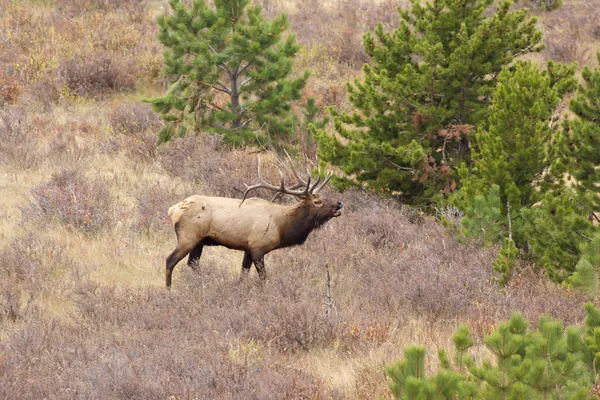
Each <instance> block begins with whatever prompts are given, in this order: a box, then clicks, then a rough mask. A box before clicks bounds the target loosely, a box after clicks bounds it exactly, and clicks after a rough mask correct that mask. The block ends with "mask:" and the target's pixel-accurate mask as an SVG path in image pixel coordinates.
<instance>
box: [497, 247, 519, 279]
mask: <svg viewBox="0 0 600 400" xmlns="http://www.w3.org/2000/svg"><path fill="white" fill-rule="evenodd" d="M518 254H519V249H517V246H516V245H515V242H514V241H513V240H512V239H511V238H504V244H503V245H502V248H501V249H500V252H499V253H498V256H497V257H496V260H494V261H493V262H492V266H493V267H494V270H495V271H496V272H498V273H499V274H500V277H499V278H497V279H496V280H497V282H498V283H499V284H500V285H501V286H506V284H508V281H509V280H510V278H511V277H512V273H513V270H514V268H515V265H516V263H517V255H518Z"/></svg>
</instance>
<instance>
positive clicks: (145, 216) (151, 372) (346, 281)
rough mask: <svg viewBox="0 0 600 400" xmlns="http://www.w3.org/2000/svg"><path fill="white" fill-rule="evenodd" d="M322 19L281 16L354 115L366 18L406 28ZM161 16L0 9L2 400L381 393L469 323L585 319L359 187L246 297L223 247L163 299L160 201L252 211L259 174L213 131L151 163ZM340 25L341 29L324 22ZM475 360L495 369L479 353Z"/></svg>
mask: <svg viewBox="0 0 600 400" xmlns="http://www.w3.org/2000/svg"><path fill="white" fill-rule="evenodd" d="M313 3H314V4H312V3H311V4H312V7H313V8H312V9H308V8H306V7H304V8H291V7H289V5H288V6H286V7H287V8H289V9H288V10H287V11H288V12H289V13H290V21H291V22H292V27H293V28H294V29H295V30H296V31H297V33H298V37H299V39H300V41H301V42H302V43H303V44H304V45H305V47H304V49H303V51H302V53H301V54H300V55H299V59H298V64H299V66H300V67H303V66H314V65H318V66H320V67H319V68H315V74H314V78H313V80H312V81H311V83H310V86H309V87H308V91H309V92H310V94H312V95H315V96H316V97H317V99H318V101H319V102H320V104H335V105H338V106H339V107H341V108H344V107H347V100H346V98H345V92H344V83H345V82H346V81H347V80H349V79H351V77H354V76H358V75H359V74H360V72H359V67H360V64H361V62H362V61H363V60H364V55H363V54H362V52H361V50H360V45H358V46H359V47H357V46H356V43H359V42H360V35H361V34H362V32H363V31H364V30H365V29H368V28H369V27H371V26H373V24H374V22H375V21H379V20H382V21H384V22H385V23H386V24H388V25H389V26H392V25H393V23H394V18H393V15H390V14H391V13H390V12H389V10H390V9H391V8H393V6H394V3H392V2H389V1H383V2H377V3H372V2H365V3H359V2H355V3H356V4H354V3H352V4H354V6H352V4H350V6H352V7H350V6H348V7H342V6H340V4H342V3H339V4H338V3H328V4H326V6H323V7H322V6H321V4H320V3H318V2H313ZM282 4H283V2H282V3H278V2H266V3H265V9H266V11H267V12H268V13H272V14H276V13H278V12H279V11H280V10H282V9H283V8H284V7H283V5H282ZM285 4H289V3H285ZM344 4H346V3H344ZM589 4H591V2H589V3H585V2H575V1H572V2H567V1H565V5H564V6H563V8H561V9H560V10H558V11H555V12H553V14H543V15H542V18H541V21H542V23H547V24H548V25H547V28H546V29H547V31H548V32H550V31H552V30H553V29H555V22H552V21H554V19H553V18H559V17H556V16H562V17H560V18H567V19H568V20H569V21H571V20H573V21H579V19H578V18H580V17H581V16H582V15H583V13H584V12H586V11H585V10H588V8H586V7H588V6H589ZM165 5H166V3H165V2H162V1H161V2H154V1H142V2H139V1H133V0H132V1H122V2H114V1H110V0H105V1H101V0H97V1H93V2H88V1H65V0H55V1H50V0H48V1H26V2H12V1H7V0H0V9H2V10H6V12H4V13H2V15H0V88H1V90H0V160H1V161H0V276H1V277H2V279H0V381H2V382H3V384H2V385H0V398H7V399H27V398H31V399H37V398H56V399H58V398H60V399H64V398H103V399H105V398H171V397H170V396H173V398H200V399H204V398H206V399H212V398H257V399H269V398H273V399H282V398H344V399H364V398H373V397H375V396H376V395H382V396H384V397H389V396H390V395H389V392H388V391H387V382H386V379H385V376H384V373H383V366H384V365H385V364H386V363H388V362H391V361H393V360H395V359H397V358H398V357H399V356H400V355H401V353H402V349H403V348H404V346H406V345H408V344H412V343H420V344H423V345H426V346H427V347H428V349H429V353H428V361H432V362H431V363H430V364H429V365H430V367H429V368H431V369H433V368H435V357H434V355H435V353H436V349H437V348H438V347H440V346H444V347H448V346H449V345H450V342H451V339H450V338H451V333H452V332H453V330H454V329H455V327H456V326H457V325H458V324H460V323H465V324H467V325H469V327H470V328H471V330H472V332H474V334H475V336H476V337H478V338H479V339H480V338H481V337H482V336H483V334H485V333H487V332H489V331H490V330H492V329H494V324H496V323H497V321H498V320H499V319H501V318H505V317H507V316H508V315H509V314H510V313H511V312H512V311H516V310H519V311H521V312H523V313H524V314H525V315H526V317H528V318H530V319H532V320H535V319H536V318H537V316H538V315H539V314H540V313H544V312H546V313H550V314H552V315H553V316H555V317H559V318H561V319H563V320H564V321H565V323H567V324H568V323H581V321H582V318H583V312H582V307H581V304H582V301H583V299H582V298H581V297H579V296H578V295H576V294H574V293H569V292H565V291H563V290H561V289H560V288H558V287H555V286H554V285H552V284H550V283H548V281H547V280H546V279H545V278H544V277H543V276H542V275H541V274H539V273H537V272H535V271H533V270H531V269H530V268H527V267H525V268H524V269H523V271H522V272H521V273H520V274H519V275H518V276H516V277H515V279H513V281H512V282H511V284H510V286H509V287H508V288H506V289H502V290H501V289H498V288H497V287H496V286H495V285H494V283H493V282H492V278H493V273H492V269H491V266H490V262H491V260H492V259H493V258H494V255H495V251H496V249H494V248H490V249H481V248H478V247H476V246H472V245H464V244H460V243H458V242H456V240H455V239H454V238H453V236H452V234H450V233H449V232H447V231H446V230H444V229H443V228H442V227H441V226H440V225H439V224H438V223H437V222H436V221H435V220H434V219H432V218H430V217H425V216H422V215H419V214H415V213H414V212H411V211H410V210H407V209H404V208H402V207H400V206H398V205H396V204H392V203H388V202H386V201H384V200H381V199H378V198H375V197H373V196H370V195H368V194H365V193H360V192H353V191H350V192H347V193H344V194H343V195H340V194H337V193H334V192H333V191H327V192H326V195H328V196H334V197H336V198H340V199H341V200H343V201H344V203H345V204H346V210H345V213H344V215H343V216H342V217H340V218H337V219H335V220H333V221H331V222H330V223H329V224H327V225H326V226H325V227H324V228H323V229H321V230H319V231H317V232H314V233H313V234H312V235H311V237H310V238H309V240H308V241H307V243H306V244H305V245H304V246H302V247H297V248H291V249H284V250H279V251H276V252H273V253H271V254H269V255H268V256H267V258H266V263H267V270H268V273H269V276H270V278H269V280H268V281H267V283H266V284H265V285H260V284H259V283H258V278H257V276H256V273H255V272H254V271H253V273H252V274H251V279H249V280H248V281H247V282H245V283H243V284H237V276H238V274H239V272H240V265H241V258H242V254H241V253H240V252H235V251H229V250H226V249H223V248H216V247H213V248H209V249H207V250H206V251H205V254H204V255H203V258H202V261H201V265H200V271H201V272H200V273H199V274H195V273H194V272H192V270H191V269H189V268H188V267H187V266H186V265H185V263H182V264H181V265H179V266H178V267H177V268H176V270H175V273H174V283H173V290H172V291H170V292H168V291H166V290H165V289H164V287H163V286H164V259H165V257H166V256H167V255H168V254H169V253H170V252H171V251H172V250H173V248H174V247H175V244H176V240H175V235H174V233H173V231H172V228H171V227H170V225H169V222H168V220H167V216H166V210H167V209H168V207H169V206H171V205H172V204H175V203H176V202H178V201H179V200H181V199H183V198H185V197H186V196H188V195H190V194H193V193H203V194H209V195H223V196H232V197H239V196H240V191H241V190H242V188H243V183H251V182H253V181H254V180H255V178H256V177H255V171H256V158H255V155H253V154H250V153H251V151H250V150H237V151H233V152H229V151H225V150H223V149H222V146H221V144H220V143H219V141H218V140H216V139H214V138H203V137H196V138H186V139H180V140H176V141H174V142H172V143H169V144H167V145H164V146H161V148H159V149H156V147H155V145H154V139H155V131H156V129H157V127H158V126H160V121H159V120H158V117H157V116H156V115H155V114H154V113H153V112H152V111H151V110H150V109H149V107H147V105H145V104H143V103H141V102H140V100H139V99H140V98H141V97H143V96H144V95H148V94H149V93H156V92H159V91H160V90H161V81H160V78H159V74H158V73H159V71H160V62H161V55H160V54H161V53H160V52H161V50H160V48H159V47H158V45H157V44H156V42H155V40H154V37H155V34H156V29H155V24H154V22H153V18H154V16H155V15H156V14H157V13H160V12H162V11H161V10H163V9H164V7H165ZM315 9H317V10H316V11H319V12H315ZM310 10H312V11H311V12H310V13H309V11H310ZM582 10H583V11H582ZM588 11H589V10H588ZM588 15H589V13H588ZM311 16H312V18H311ZM333 17H335V18H337V19H336V21H340V22H339V25H338V26H337V28H339V29H333V28H332V27H329V28H327V27H328V26H330V25H331V24H324V23H321V22H319V21H320V20H319V19H320V18H323V21H326V20H327V19H328V18H329V19H331V18H333ZM569 23H570V22H569ZM585 23H587V22H585ZM575 24H576V25H578V26H580V25H581V24H584V22H583V20H581V21H580V22H577V23H575ZM567 25H568V24H567ZM567 25H561V26H562V27H563V28H561V29H567V28H564V27H565V26H567ZM319 29H330V30H331V31H330V32H320V31H319ZM348 30H351V31H348ZM340 32H341V33H340ZM344 32H345V33H344ZM348 32H350V33H351V34H352V35H351V37H352V40H344V37H347V36H343V35H345V34H346V33H348ZM581 32H582V33H581V36H579V37H580V38H581V43H583V44H582V45H585V46H593V43H594V41H593V40H595V39H594V38H596V36H594V35H595V33H593V32H592V31H589V32H588V31H586V30H584V29H582V30H581ZM563 33H564V32H563ZM323 37H326V38H329V39H328V40H326V41H324V42H323V41H321V42H319V40H317V39H320V38H323ZM349 46H351V47H349ZM550 50H551V47H550V46H549V50H548V51H550ZM557 54H558V53H557ZM581 54H583V53H577V52H576V53H573V54H571V55H570V56H569V55H566V56H565V57H571V58H580V57H582V56H581ZM546 55H547V53H542V56H544V57H546ZM552 56H554V55H552ZM586 60H587V58H586V59H581V60H579V61H580V62H586ZM567 61H569V60H567ZM590 62H591V61H590ZM265 161H266V162H267V169H268V171H270V173H272V174H274V173H275V168H274V167H275V163H274V160H272V159H267V160H265ZM326 264H327V265H328V266H329V268H330V271H331V274H332V283H331V286H332V295H333V303H334V304H335V306H336V308H337V313H335V314H334V315H333V316H329V317H328V316H326V314H325V311H326V307H325V306H324V302H325V301H326V294H327V280H326V272H325V265H326ZM473 352H474V355H475V356H476V357H477V358H481V357H484V356H485V353H484V351H483V350H482V346H481V343H479V344H478V346H476V347H475V349H474V350H473Z"/></svg>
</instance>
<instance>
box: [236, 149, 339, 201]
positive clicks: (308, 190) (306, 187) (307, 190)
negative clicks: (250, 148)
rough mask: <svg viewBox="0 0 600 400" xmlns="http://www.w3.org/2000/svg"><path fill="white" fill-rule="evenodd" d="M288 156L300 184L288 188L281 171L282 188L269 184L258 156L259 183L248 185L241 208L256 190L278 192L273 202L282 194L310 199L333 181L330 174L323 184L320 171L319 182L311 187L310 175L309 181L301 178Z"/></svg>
mask: <svg viewBox="0 0 600 400" xmlns="http://www.w3.org/2000/svg"><path fill="white" fill-rule="evenodd" d="M286 154H287V152H286ZM287 156H288V158H289V159H290V167H291V169H292V172H293V173H294V176H295V177H296V179H298V181H299V182H298V183H295V184H294V185H292V186H289V187H286V186H285V182H284V179H283V173H282V172H281V170H279V176H280V179H281V183H280V186H275V185H273V184H271V183H269V182H267V181H266V180H265V179H264V178H263V176H262V173H261V170H260V155H258V156H257V157H258V179H259V183H257V184H254V185H252V186H248V185H246V192H245V193H244V197H243V198H242V202H241V203H240V206H241V205H242V203H244V201H245V200H246V196H248V193H249V192H250V191H252V190H254V189H259V188H263V189H269V190H273V191H275V192H277V193H276V194H275V196H274V197H273V199H272V200H271V201H275V199H277V197H279V196H280V195H282V194H289V195H292V196H298V197H301V198H304V197H308V196H310V195H312V194H313V193H318V192H319V191H320V190H321V189H323V188H324V187H325V185H326V184H327V183H328V182H329V180H330V179H331V176H332V174H331V173H329V174H327V176H326V177H325V179H324V180H323V182H321V171H320V169H319V176H318V177H317V180H316V181H315V182H314V183H313V184H312V186H311V184H310V173H309V175H308V181H305V180H304V179H302V178H300V176H299V175H298V173H297V172H296V170H295V169H294V165H293V163H292V162H291V161H292V160H291V158H290V156H289V154H288V155H287ZM301 188H303V189H301Z"/></svg>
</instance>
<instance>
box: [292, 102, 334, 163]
mask: <svg viewBox="0 0 600 400" xmlns="http://www.w3.org/2000/svg"><path fill="white" fill-rule="evenodd" d="M319 111H321V109H320V108H319V107H318V106H317V105H316V103H315V99H314V98H313V97H309V98H308V99H306V105H305V106H304V109H303V110H302V119H301V121H300V126H299V129H300V134H299V135H298V136H299V137H301V138H302V139H303V141H302V143H301V146H302V150H303V153H304V155H305V156H307V157H308V158H309V159H313V158H314V156H315V155H316V145H317V144H316V142H315V140H314V137H313V134H312V132H313V131H314V130H315V129H324V128H325V125H327V123H328V122H329V117H328V116H325V117H323V118H317V114H318V113H319Z"/></svg>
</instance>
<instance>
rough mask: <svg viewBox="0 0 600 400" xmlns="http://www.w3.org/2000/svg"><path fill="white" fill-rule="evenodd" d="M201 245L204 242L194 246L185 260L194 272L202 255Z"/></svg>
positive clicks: (196, 270)
mask: <svg viewBox="0 0 600 400" xmlns="http://www.w3.org/2000/svg"><path fill="white" fill-rule="evenodd" d="M203 247H204V243H202V242H200V243H198V244H197V245H196V247H194V249H193V250H192V251H191V252H190V255H189V257H188V260H187V265H189V266H190V267H191V268H192V269H193V270H194V271H195V272H198V261H200V257H201V256H202V248H203Z"/></svg>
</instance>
